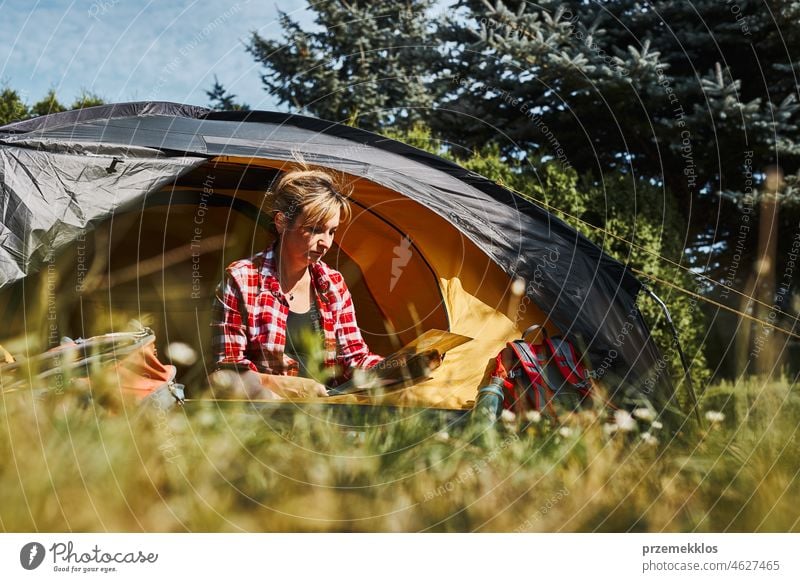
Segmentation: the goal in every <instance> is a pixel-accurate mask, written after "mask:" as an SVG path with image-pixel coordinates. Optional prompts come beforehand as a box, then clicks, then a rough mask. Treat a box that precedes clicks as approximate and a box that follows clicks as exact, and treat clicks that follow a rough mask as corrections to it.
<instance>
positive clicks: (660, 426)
mask: <svg viewBox="0 0 800 582" xmlns="http://www.w3.org/2000/svg"><path fill="white" fill-rule="evenodd" d="M650 428H654V429H656V430H658V429H660V428H664V425H663V424H661V423H660V422H658V421H657V420H654V421H653V422H652V423H651V424H650Z"/></svg>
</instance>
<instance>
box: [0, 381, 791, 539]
mask: <svg viewBox="0 0 800 582" xmlns="http://www.w3.org/2000/svg"><path fill="white" fill-rule="evenodd" d="M104 386H105V387H106V388H103V387H104ZM109 386H113V382H111V381H103V380H102V379H97V380H96V381H95V382H93V384H92V389H93V390H94V392H95V393H94V399H93V400H91V401H89V400H87V398H86V397H85V393H86V389H85V388H84V389H83V390H80V389H74V390H72V389H67V390H65V391H64V392H63V394H60V395H55V394H50V395H49V396H47V397H44V398H41V397H34V395H33V394H32V393H30V392H16V393H10V394H9V393H6V394H4V395H2V401H0V422H1V423H2V428H0V458H2V459H3V462H2V464H1V465H0V491H2V492H3V494H2V496H0V526H1V527H2V530H3V531H7V532H12V531H133V532H138V531H170V532H171V531H194V532H197V531H248V532H254V531H447V532H463V531H535V532H560V531H579V532H594V531H679V532H686V531H743V532H763V531H778V532H785V531H794V532H796V531H800V509H799V508H798V506H797V504H796V502H795V501H796V499H797V498H798V496H800V479H798V468H800V452H798V448H797V446H796V442H797V429H798V420H797V419H798V418H800V395H798V391H797V386H796V385H795V384H793V383H791V382H789V381H786V380H783V381H774V382H759V381H757V380H754V379H751V380H748V381H745V382H742V383H739V384H738V385H736V386H734V385H731V384H720V385H716V386H713V387H712V388H710V389H708V390H707V391H706V393H705V395H704V398H703V401H702V403H701V405H702V406H703V407H704V409H705V410H713V411H720V412H722V413H723V414H724V416H725V418H724V420H722V421H721V422H719V421H718V422H711V423H708V424H707V426H706V427H705V428H704V429H700V428H697V427H696V426H695V425H693V424H692V425H690V424H687V425H685V426H683V427H678V428H677V429H676V430H674V431H672V432H671V433H668V432H667V429H666V428H663V427H662V428H657V427H658V423H656V424H655V425H654V426H653V425H651V423H650V421H647V420H638V421H637V424H636V426H635V427H634V426H633V425H631V427H630V428H632V430H629V431H623V430H616V431H615V432H610V430H609V428H608V427H607V426H606V424H607V423H606V422H604V421H605V420H606V416H607V415H606V414H605V413H604V412H602V411H592V410H589V411H585V412H582V413H580V414H576V415H574V416H573V417H572V418H570V419H568V420H567V421H566V422H565V424H564V425H563V426H559V427H551V426H550V425H549V424H548V423H546V422H544V421H541V420H540V421H535V419H520V418H516V419H514V420H513V421H509V422H500V423H498V424H497V425H495V426H488V425H486V424H482V423H472V424H466V425H463V426H459V425H454V424H452V423H451V424H448V420H447V419H446V418H445V417H443V416H437V415H434V414H418V413H416V412H413V411H409V412H408V413H405V414H399V413H397V412H394V411H384V412H382V413H381V412H379V413H376V414H371V415H367V416H366V417H365V418H364V419H362V420H366V421H367V423H368V424H370V425H371V426H367V427H366V428H363V429H358V430H357V429H355V428H352V427H346V426H342V424H341V418H340V416H341V415H338V414H336V413H335V411H332V410H330V409H327V408H324V407H322V408H320V407H318V408H313V407H307V408H303V409H299V408H298V409H296V410H295V411H293V412H292V411H290V413H289V414H286V412H285V411H286V408H284V409H283V412H282V413H281V415H275V414H272V413H269V412H262V413H259V412H258V411H257V410H256V409H255V408H253V407H252V406H248V405H246V404H244V405H241V406H227V407H225V408H222V407H220V406H218V405H217V404H215V403H211V402H208V403H200V402H195V403H192V404H190V405H188V406H187V407H186V408H185V409H177V410H169V411H168V410H164V409H161V408H158V407H156V406H153V405H146V406H144V407H142V406H137V405H136V404H135V403H133V402H131V401H127V400H124V399H121V398H119V396H118V395H117V394H116V393H115V391H114V389H113V388H108V387H109ZM338 410H342V409H338ZM337 418H338V420H337ZM623 424H624V423H623ZM643 435H645V436H643ZM647 435H649V436H647Z"/></svg>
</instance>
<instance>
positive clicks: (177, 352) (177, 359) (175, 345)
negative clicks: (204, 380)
mask: <svg viewBox="0 0 800 582" xmlns="http://www.w3.org/2000/svg"><path fill="white" fill-rule="evenodd" d="M165 352H166V354H167V357H168V358H169V360H170V361H171V362H172V363H173V364H178V365H179V366H191V365H192V364H194V363H195V362H196V361H197V352H195V351H194V348H193V347H192V346H190V345H189V344H185V343H183V342H172V343H171V344H169V345H168V346H167V349H166V350H165Z"/></svg>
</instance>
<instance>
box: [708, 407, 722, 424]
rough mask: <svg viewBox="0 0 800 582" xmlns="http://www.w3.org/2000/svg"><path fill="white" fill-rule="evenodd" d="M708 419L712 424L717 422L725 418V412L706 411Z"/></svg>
mask: <svg viewBox="0 0 800 582" xmlns="http://www.w3.org/2000/svg"><path fill="white" fill-rule="evenodd" d="M706 420H707V421H708V422H710V423H711V424H716V423H718V422H722V421H723V420H725V414H724V413H722V412H719V411H717V410H708V411H706Z"/></svg>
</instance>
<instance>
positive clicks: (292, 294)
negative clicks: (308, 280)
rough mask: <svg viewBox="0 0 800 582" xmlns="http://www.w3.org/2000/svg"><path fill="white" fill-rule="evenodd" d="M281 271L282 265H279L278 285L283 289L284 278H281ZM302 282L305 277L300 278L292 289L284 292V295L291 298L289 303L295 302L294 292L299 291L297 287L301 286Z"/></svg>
mask: <svg viewBox="0 0 800 582" xmlns="http://www.w3.org/2000/svg"><path fill="white" fill-rule="evenodd" d="M281 271H282V269H281V265H280V263H278V283H279V284H280V286H281V289H283V281H282V279H283V277H282V276H281ZM302 280H303V277H300V280H299V281H297V283H295V284H294V286H293V287H292V288H291V289H289V290H287V291H284V295H286V296H287V297H288V298H289V301H294V290H295V289H297V286H298V285H299V284H300V282H301V281H302Z"/></svg>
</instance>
